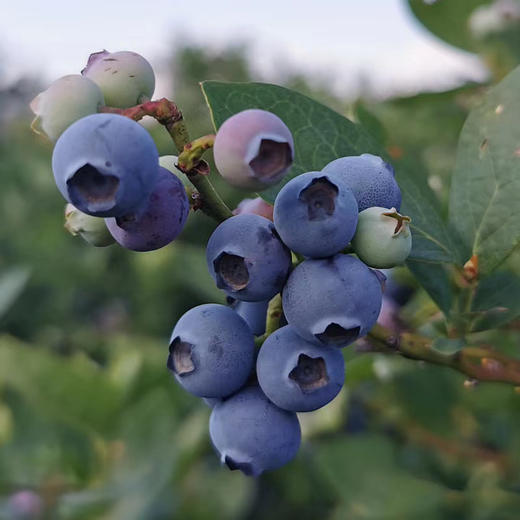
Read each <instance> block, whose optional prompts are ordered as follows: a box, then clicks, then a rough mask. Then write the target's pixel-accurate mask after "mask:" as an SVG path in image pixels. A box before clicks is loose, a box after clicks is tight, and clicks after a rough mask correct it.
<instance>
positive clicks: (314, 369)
mask: <svg viewBox="0 0 520 520" xmlns="http://www.w3.org/2000/svg"><path fill="white" fill-rule="evenodd" d="M256 373H257V376H258V382H259V384H260V387H261V388H262V390H263V392H264V394H265V395H266V396H267V398H268V399H270V400H271V401H272V402H273V403H274V404H275V405H276V406H279V407H280V408H283V409H284V410H290V411H293V412H310V411H312V410H317V409H318V408H321V407H322V406H325V405H326V404H327V403H329V402H330V401H332V399H334V397H336V395H338V393H339V391H340V390H341V388H342V386H343V382H344V381H345V362H344V360H343V355H342V354H341V351H340V350H339V349H337V348H334V347H328V346H325V345H316V344H314V343H310V342H309V341H306V340H305V339H303V338H301V337H300V336H299V335H298V334H296V332H295V331H294V329H293V328H292V327H291V326H290V325H287V326H285V327H282V328H280V329H278V330H276V331H275V332H273V333H272V334H271V335H270V336H269V337H268V338H267V339H266V340H265V341H264V343H263V345H262V347H261V348H260V352H259V354H258V359H257V362H256Z"/></svg>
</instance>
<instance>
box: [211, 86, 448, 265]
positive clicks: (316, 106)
mask: <svg viewBox="0 0 520 520" xmlns="http://www.w3.org/2000/svg"><path fill="white" fill-rule="evenodd" d="M202 90H203V93H204V96H205V98H206V102H207V104H208V107H209V109H210V111H211V116H212V119H213V123H214V126H215V129H218V128H219V127H220V125H221V124H222V123H223V122H224V121H225V120H226V119H227V118H229V117H231V116H232V115H233V114H236V113H237V112H240V111H242V110H246V109H248V108H261V109H263V110H269V111H270V112H273V113H275V114H276V115H277V116H279V117H280V118H281V119H282V120H283V121H284V122H285V124H286V125H287V126H288V127H289V128H290V130H291V132H292V134H293V137H294V143H295V157H294V166H293V168H292V170H291V172H290V173H289V175H287V176H286V178H285V179H284V180H283V181H282V183H280V184H278V185H277V186H274V187H273V188H271V189H269V190H267V191H265V192H263V193H262V197H264V198H265V199H266V200H267V201H268V202H273V201H274V199H275V197H276V195H277V193H278V192H279V191H280V189H281V187H282V186H283V183H286V182H288V181H289V180H290V179H291V178H293V177H295V176H296V175H299V174H300V173H304V172H307V171H315V170H321V169H322V168H323V167H324V166H325V165H326V164H328V163H329V162H330V161H333V160H334V159H337V158H338V157H344V156H349V155H360V154H362V153H374V154H377V155H380V156H383V157H385V153H384V151H383V150H381V149H380V148H379V146H378V145H376V144H375V142H374V140H373V139H372V138H371V137H370V136H369V135H368V134H367V133H366V131H365V130H364V129H363V127H361V126H360V125H356V124H354V123H353V122H352V121H350V120H349V119H347V118H346V117H343V116H342V115H340V114H338V113H337V112H335V111H334V110H331V109H330V108H328V107H326V106H324V105H322V104H321V103H318V102H316V101H314V100H312V99H310V98H308V97H307V96H304V95H303V94H299V93H298V92H294V91H292V90H289V89H286V88H284V87H280V86H277V85H270V84H267V83H223V82H218V81H205V82H203V83H202ZM418 177H419V175H418V172H416V171H413V170H410V171H407V170H406V169H404V168H403V169H400V170H399V171H398V172H396V178H397V181H398V182H399V186H400V188H401V192H402V194H403V211H404V212H405V213H406V214H407V215H409V216H411V217H412V226H411V227H412V233H413V241H414V245H413V249H412V253H411V256H410V257H411V258H417V259H422V260H428V261H430V262H456V261H457V260H458V253H457V247H456V241H455V240H453V238H452V237H451V234H450V232H449V229H448V228H447V227H446V225H445V224H444V222H443V221H442V218H441V216H440V215H439V212H438V210H437V206H438V202H437V201H436V199H435V196H434V195H433V193H432V192H431V190H430V189H429V188H428V186H427V185H426V183H425V182H423V181H420V180H418Z"/></svg>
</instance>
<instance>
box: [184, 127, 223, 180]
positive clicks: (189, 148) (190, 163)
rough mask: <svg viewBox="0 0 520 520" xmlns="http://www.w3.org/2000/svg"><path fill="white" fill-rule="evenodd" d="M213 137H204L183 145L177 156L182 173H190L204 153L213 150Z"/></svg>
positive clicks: (211, 135) (212, 135)
mask: <svg viewBox="0 0 520 520" xmlns="http://www.w3.org/2000/svg"><path fill="white" fill-rule="evenodd" d="M214 142H215V135H214V134H210V135H204V136H202V137H199V138H198V139H195V140H194V141H191V143H188V144H186V145H184V148H183V150H182V152H181V153H180V154H179V168H180V169H181V170H182V171H190V170H191V169H193V168H194V167H195V166H196V165H197V164H198V163H199V162H200V161H201V159H202V156H203V155H204V152H205V151H206V150H209V149H210V148H213V143H214Z"/></svg>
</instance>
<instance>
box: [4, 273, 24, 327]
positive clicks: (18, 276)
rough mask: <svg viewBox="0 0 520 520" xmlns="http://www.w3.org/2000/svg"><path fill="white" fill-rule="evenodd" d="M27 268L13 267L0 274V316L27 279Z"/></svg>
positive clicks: (17, 294)
mask: <svg viewBox="0 0 520 520" xmlns="http://www.w3.org/2000/svg"><path fill="white" fill-rule="evenodd" d="M29 273H30V271H29V269H27V268H24V267H15V268H14V269H10V270H9V271H7V272H5V273H3V274H2V275H1V276H0V318H2V316H3V315H4V314H5V313H6V312H7V311H8V310H9V308H10V307H11V305H12V304H13V303H14V302H15V301H16V299H17V298H18V296H19V295H20V294H21V292H22V291H23V289H24V287H25V284H26V283H27V281H28V280H29Z"/></svg>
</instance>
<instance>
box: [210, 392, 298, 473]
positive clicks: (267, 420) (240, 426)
mask: <svg viewBox="0 0 520 520" xmlns="http://www.w3.org/2000/svg"><path fill="white" fill-rule="evenodd" d="M209 434H210V437H211V441H212V442H213V445H214V446H215V448H216V450H217V451H218V453H219V455H220V460H221V462H222V463H223V464H226V465H227V466H228V467H229V469H232V470H234V469H238V470H241V471H242V472H243V473H244V474H245V475H250V476H255V477H256V476H258V475H260V474H261V473H263V472H264V471H268V470H273V469H277V468H279V467H281V466H283V465H285V464H287V463H288V462H289V461H291V460H292V459H293V458H294V457H295V456H296V453H297V452H298V448H299V447H300V440H301V432H300V424H299V422H298V418H297V417H296V414H295V413H294V412H288V411H286V410H282V409H281V408H278V407H277V406H275V405H274V404H273V403H271V402H270V401H269V400H268V399H267V397H266V396H265V395H264V394H263V392H262V391H261V390H260V388H258V387H247V388H244V389H243V390H241V391H240V392H238V393H237V394H235V395H234V396H232V397H230V398H229V399H226V400H225V401H223V402H222V403H219V404H217V405H216V406H215V407H214V408H213V411H212V413H211V417H210V420H209Z"/></svg>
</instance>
